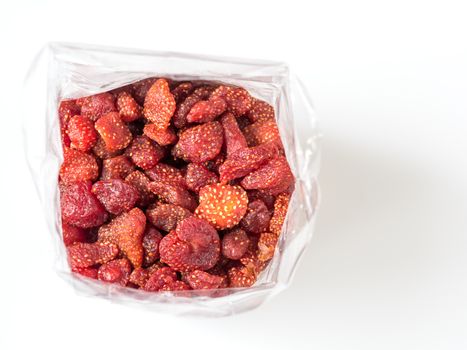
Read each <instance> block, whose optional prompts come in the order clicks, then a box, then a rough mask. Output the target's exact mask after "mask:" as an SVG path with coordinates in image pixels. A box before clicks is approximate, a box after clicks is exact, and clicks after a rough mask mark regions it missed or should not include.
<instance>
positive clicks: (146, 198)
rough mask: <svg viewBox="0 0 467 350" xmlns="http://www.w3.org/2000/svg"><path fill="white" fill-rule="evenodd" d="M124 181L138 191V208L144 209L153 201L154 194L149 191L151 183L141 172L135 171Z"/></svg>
mask: <svg viewBox="0 0 467 350" xmlns="http://www.w3.org/2000/svg"><path fill="white" fill-rule="evenodd" d="M125 181H126V182H127V183H129V184H130V185H132V186H133V187H134V188H136V189H137V190H138V193H139V200H138V205H139V206H141V207H146V206H148V205H149V204H150V203H151V202H153V201H154V200H155V196H154V194H153V193H152V192H151V191H150V190H149V184H150V182H151V181H150V180H149V178H148V177H147V176H146V175H144V174H143V173H142V172H141V171H139V170H135V171H133V172H131V173H130V174H128V176H127V177H126V178H125Z"/></svg>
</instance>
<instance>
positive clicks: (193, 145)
mask: <svg viewBox="0 0 467 350" xmlns="http://www.w3.org/2000/svg"><path fill="white" fill-rule="evenodd" d="M222 143H223V131H222V126H221V124H220V123H219V122H217V121H214V122H210V123H205V124H201V125H197V126H194V127H191V128H188V129H186V130H184V131H182V132H181V133H180V135H179V140H178V142H177V144H176V145H175V146H174V147H173V148H172V154H173V155H174V156H175V157H177V158H182V159H184V160H186V161H190V162H194V163H202V162H205V161H207V160H211V159H214V158H215V157H216V156H217V155H218V154H219V153H220V151H221V148H222Z"/></svg>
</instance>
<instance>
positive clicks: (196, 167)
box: [185, 163, 219, 192]
mask: <svg viewBox="0 0 467 350" xmlns="http://www.w3.org/2000/svg"><path fill="white" fill-rule="evenodd" d="M218 180H219V179H218V177H217V175H216V174H215V173H213V172H212V171H209V170H208V169H206V168H205V167H204V166H202V165H201V164H196V163H190V164H188V166H187V168H186V175H185V183H186V186H187V187H188V189H190V190H191V191H193V192H198V191H199V189H200V188H201V187H204V186H206V185H211V184H215V183H217V182H218Z"/></svg>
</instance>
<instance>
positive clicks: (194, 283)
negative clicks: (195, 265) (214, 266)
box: [184, 270, 224, 289]
mask: <svg viewBox="0 0 467 350" xmlns="http://www.w3.org/2000/svg"><path fill="white" fill-rule="evenodd" d="M184 279H185V281H186V282H187V283H188V284H189V285H190V287H191V288H193V289H217V288H219V287H220V285H221V284H222V283H223V281H224V278H222V277H220V276H216V275H211V274H209V273H207V272H205V271H201V270H193V271H190V272H188V273H187V274H185V275H184Z"/></svg>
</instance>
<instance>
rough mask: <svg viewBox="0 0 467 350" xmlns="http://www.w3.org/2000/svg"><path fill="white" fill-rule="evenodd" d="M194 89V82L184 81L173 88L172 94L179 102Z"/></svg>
mask: <svg viewBox="0 0 467 350" xmlns="http://www.w3.org/2000/svg"><path fill="white" fill-rule="evenodd" d="M192 91H193V83H191V82H189V81H184V82H183V83H180V84H178V85H177V86H176V87H174V88H173V89H172V91H171V92H172V95H173V96H174V98H175V101H176V102H177V103H180V102H181V101H183V100H184V99H185V98H186V97H187V96H188V95H189V94H190V93H191V92H192Z"/></svg>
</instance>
